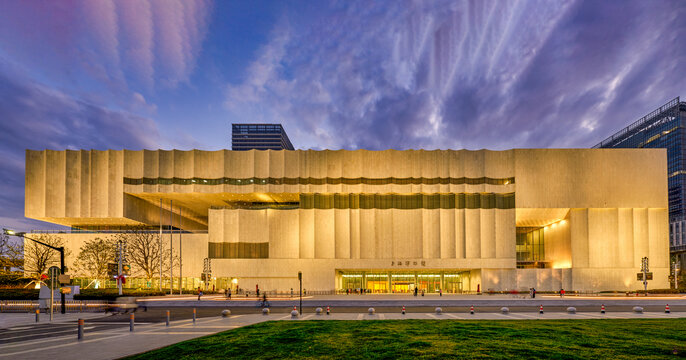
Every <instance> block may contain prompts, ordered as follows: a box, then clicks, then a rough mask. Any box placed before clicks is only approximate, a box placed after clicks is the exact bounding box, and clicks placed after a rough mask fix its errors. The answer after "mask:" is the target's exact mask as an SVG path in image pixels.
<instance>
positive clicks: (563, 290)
mask: <svg viewBox="0 0 686 360" xmlns="http://www.w3.org/2000/svg"><path fill="white" fill-rule="evenodd" d="M560 297H561V298H562V297H565V289H560Z"/></svg>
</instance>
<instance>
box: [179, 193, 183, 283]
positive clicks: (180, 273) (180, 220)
mask: <svg viewBox="0 0 686 360" xmlns="http://www.w3.org/2000/svg"><path fill="white" fill-rule="evenodd" d="M182 221H183V216H182V214H181V206H179V295H181V294H182V293H183V252H182V250H183V246H181V234H182V233H183V226H181V222H182Z"/></svg>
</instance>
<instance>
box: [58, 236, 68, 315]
mask: <svg viewBox="0 0 686 360" xmlns="http://www.w3.org/2000/svg"><path fill="white" fill-rule="evenodd" d="M59 252H60V273H61V274H64V273H66V272H67V268H66V267H65V266H64V247H63V246H62V247H60V250H59ZM60 300H62V305H61V306H60V307H61V309H60V310H61V312H62V314H66V313H67V304H65V296H64V291H61V294H60Z"/></svg>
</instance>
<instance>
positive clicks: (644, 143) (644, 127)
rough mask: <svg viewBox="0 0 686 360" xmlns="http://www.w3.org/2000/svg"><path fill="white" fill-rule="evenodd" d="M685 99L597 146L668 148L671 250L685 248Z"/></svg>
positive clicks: (675, 100)
mask: <svg viewBox="0 0 686 360" xmlns="http://www.w3.org/2000/svg"><path fill="white" fill-rule="evenodd" d="M685 122H686V102H680V101H679V98H678V97H677V98H675V99H672V100H671V101H669V102H668V103H666V104H664V105H662V106H660V107H659V108H658V109H656V110H654V111H653V112H651V113H650V114H648V115H646V116H644V117H642V118H641V119H639V120H638V121H636V122H634V123H633V124H631V125H629V126H627V127H626V128H624V129H622V130H620V131H619V132H617V133H616V134H614V135H612V136H610V137H608V138H607V139H605V140H603V141H602V142H601V143H600V144H598V145H596V146H594V148H665V149H667V176H668V187H669V238H670V239H669V244H670V251H671V252H677V251H684V250H686V209H685V208H684V207H685V206H686V163H685V161H686V123H685Z"/></svg>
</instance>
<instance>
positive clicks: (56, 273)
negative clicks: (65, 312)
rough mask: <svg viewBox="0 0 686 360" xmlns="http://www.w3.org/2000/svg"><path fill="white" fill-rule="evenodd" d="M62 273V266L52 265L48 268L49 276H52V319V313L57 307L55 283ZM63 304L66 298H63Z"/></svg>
mask: <svg viewBox="0 0 686 360" xmlns="http://www.w3.org/2000/svg"><path fill="white" fill-rule="evenodd" d="M61 273H62V272H61V271H60V268H58V267H57V266H51V267H50V268H49V269H48V276H49V277H50V321H52V314H53V311H54V308H55V283H56V282H57V281H58V279H59V276H60V274H61ZM62 298H64V292H62ZM62 305H64V300H62Z"/></svg>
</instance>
